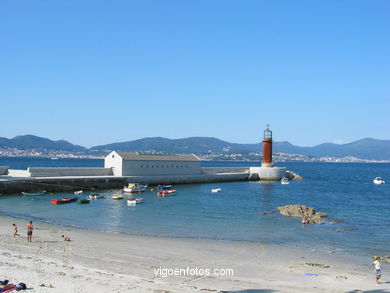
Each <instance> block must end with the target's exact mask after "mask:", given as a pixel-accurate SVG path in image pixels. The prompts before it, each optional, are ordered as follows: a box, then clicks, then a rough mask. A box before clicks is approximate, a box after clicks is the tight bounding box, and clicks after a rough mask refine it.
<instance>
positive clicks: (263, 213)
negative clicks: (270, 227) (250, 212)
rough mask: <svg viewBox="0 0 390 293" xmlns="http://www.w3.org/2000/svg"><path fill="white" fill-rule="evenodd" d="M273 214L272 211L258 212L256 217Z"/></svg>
mask: <svg viewBox="0 0 390 293" xmlns="http://www.w3.org/2000/svg"><path fill="white" fill-rule="evenodd" d="M273 213H274V211H264V212H258V213H257V214H258V215H271V214H273Z"/></svg>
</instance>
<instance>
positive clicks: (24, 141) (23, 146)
mask: <svg viewBox="0 0 390 293" xmlns="http://www.w3.org/2000/svg"><path fill="white" fill-rule="evenodd" d="M1 148H16V149H20V150H30V149H36V150H37V149H41V150H52V151H67V152H83V153H84V154H94V155H104V154H106V153H108V152H109V151H112V150H118V151H125V152H143V153H171V154H191V153H193V154H196V155H200V156H202V155H215V154H217V155H219V154H242V155H248V154H249V153H260V152H261V151H262V144H261V143H257V144H238V143H230V142H226V141H223V140H220V139H217V138H214V137H189V138H182V139H168V138H163V137H148V138H142V139H137V140H133V141H127V142H118V143H112V144H107V145H100V146H95V147H92V148H90V149H87V148H84V147H82V146H78V145H74V144H71V143H69V142H67V141H65V140H58V141H52V140H50V139H46V138H42V137H38V136H34V135H23V136H17V137H14V138H12V139H7V138H4V137H0V149H1ZM273 151H274V152H280V153H287V154H301V155H304V156H308V157H333V158H343V157H347V156H353V157H356V158H360V159H366V160H390V140H379V139H373V138H365V139H361V140H358V141H355V142H351V143H347V144H341V145H339V144H333V143H323V144H320V145H317V146H314V147H299V146H295V145H292V144H291V143H289V142H275V143H274V145H273ZM247 157H248V156H247Z"/></svg>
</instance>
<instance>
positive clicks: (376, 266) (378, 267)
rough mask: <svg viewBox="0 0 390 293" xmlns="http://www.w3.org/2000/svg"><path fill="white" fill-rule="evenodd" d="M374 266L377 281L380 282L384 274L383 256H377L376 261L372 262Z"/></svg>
mask: <svg viewBox="0 0 390 293" xmlns="http://www.w3.org/2000/svg"><path fill="white" fill-rule="evenodd" d="M372 266H373V267H374V273H375V280H376V283H377V284H380V282H379V279H380V278H381V276H382V272H381V258H380V257H379V256H377V257H376V258H375V261H374V262H373V263H372Z"/></svg>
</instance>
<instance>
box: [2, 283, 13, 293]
mask: <svg viewBox="0 0 390 293" xmlns="http://www.w3.org/2000/svg"><path fill="white" fill-rule="evenodd" d="M15 287H16V285H14V284H7V285H0V292H10V291H13V289H15ZM8 290H9V291H8Z"/></svg>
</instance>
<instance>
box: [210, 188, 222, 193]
mask: <svg viewBox="0 0 390 293" xmlns="http://www.w3.org/2000/svg"><path fill="white" fill-rule="evenodd" d="M221 191H222V188H213V189H211V192H213V193H216V192H221Z"/></svg>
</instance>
